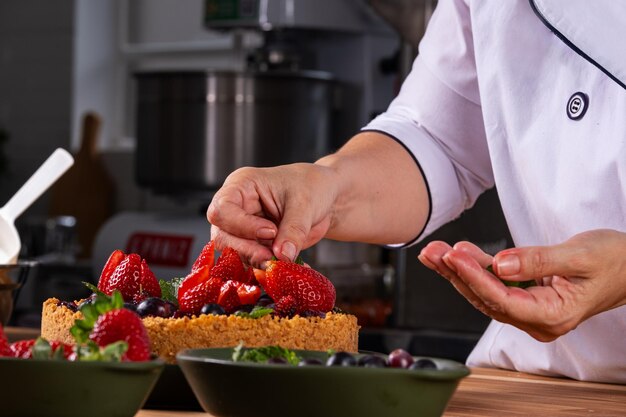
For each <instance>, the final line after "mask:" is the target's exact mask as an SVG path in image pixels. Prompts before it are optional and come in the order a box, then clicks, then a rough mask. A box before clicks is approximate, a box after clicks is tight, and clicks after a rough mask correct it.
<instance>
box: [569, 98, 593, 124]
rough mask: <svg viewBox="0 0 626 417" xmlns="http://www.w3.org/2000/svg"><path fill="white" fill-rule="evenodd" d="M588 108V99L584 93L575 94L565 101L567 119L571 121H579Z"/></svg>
mask: <svg viewBox="0 0 626 417" xmlns="http://www.w3.org/2000/svg"><path fill="white" fill-rule="evenodd" d="M587 107H589V97H588V96H587V94H585V93H581V92H577V93H574V94H572V96H571V97H570V98H569V100H568V101H567V117H569V118H570V119H572V120H579V119H581V118H582V117H583V116H584V115H585V112H587Z"/></svg>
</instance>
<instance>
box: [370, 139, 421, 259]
mask: <svg viewBox="0 0 626 417" xmlns="http://www.w3.org/2000/svg"><path fill="white" fill-rule="evenodd" d="M360 132H376V133H380V134H383V135H385V136H387V137H389V138H391V139H393V140H394V141H396V142H398V143H399V144H400V145H401V146H402V147H403V148H404V150H406V151H407V152H408V154H409V155H411V158H413V161H415V165H417V168H418V169H419V170H420V173H421V174H422V177H423V178H424V183H425V184H426V192H427V193H428V216H427V217H426V223H424V227H423V228H422V230H420V232H419V233H418V234H417V236H415V237H414V238H413V239H411V240H410V241H409V242H407V243H405V244H403V245H402V246H393V247H392V248H393V249H402V248H406V247H408V246H411V245H412V244H414V243H415V242H417V240H418V239H419V238H420V237H421V236H422V234H423V233H424V230H425V229H426V226H427V225H428V223H429V222H430V217H431V215H432V212H433V204H432V201H433V199H432V196H431V194H430V187H429V186H428V181H427V180H426V175H425V174H424V170H423V169H422V166H421V165H420V163H419V161H418V160H417V158H416V157H415V155H413V153H412V152H411V151H410V150H409V148H407V146H406V145H405V144H404V143H403V142H402V141H401V140H400V139H398V138H397V137H395V136H394V135H392V134H389V133H387V132H385V131H383V130H378V129H363V130H361V131H360Z"/></svg>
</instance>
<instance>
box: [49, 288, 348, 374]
mask: <svg viewBox="0 0 626 417" xmlns="http://www.w3.org/2000/svg"><path fill="white" fill-rule="evenodd" d="M76 319H82V314H81V313H80V312H73V311H72V310H70V309H69V308H67V307H65V306H62V305H59V300H58V299H56V298H50V299H48V300H46V301H45V302H44V303H43V312H42V319H41V336H42V337H43V338H45V339H47V340H49V341H60V342H65V343H73V338H72V336H71V334H70V328H71V327H72V326H73V325H74V321H75V320H76ZM143 323H144V325H145V327H146V330H147V332H148V336H149V337H150V343H151V348H152V351H153V352H154V353H156V354H157V355H158V356H160V357H161V358H163V359H164V360H165V361H167V362H168V363H175V362H176V353H177V352H179V351H181V350H184V349H193V348H209V347H231V346H237V345H238V344H239V343H241V342H243V344H244V345H245V346H249V347H259V346H267V345H279V346H282V347H285V348H289V349H306V350H319V351H326V350H328V349H334V350H338V351H346V352H357V351H358V338H359V326H358V324H357V318H356V317H355V316H353V315H350V314H336V313H328V314H326V317H325V318H321V317H300V316H295V317H292V318H279V317H272V316H264V317H261V318H258V319H251V318H245V317H238V316H234V315H228V316H226V315H223V316H215V315H205V314H202V315H200V316H192V317H182V318H167V319H166V318H161V317H146V318H144V319H143Z"/></svg>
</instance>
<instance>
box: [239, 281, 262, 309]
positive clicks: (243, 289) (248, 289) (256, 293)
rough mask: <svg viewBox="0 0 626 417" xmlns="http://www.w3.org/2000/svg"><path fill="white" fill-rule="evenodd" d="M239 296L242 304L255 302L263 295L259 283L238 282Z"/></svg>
mask: <svg viewBox="0 0 626 417" xmlns="http://www.w3.org/2000/svg"><path fill="white" fill-rule="evenodd" d="M237 284H238V285H237V297H239V302H240V304H241V305H246V304H255V303H256V302H257V301H258V299H259V298H260V297H261V287H259V286H258V285H251V284H244V283H243V282H238V283H237Z"/></svg>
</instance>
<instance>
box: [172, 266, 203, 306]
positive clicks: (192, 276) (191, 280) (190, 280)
mask: <svg viewBox="0 0 626 417" xmlns="http://www.w3.org/2000/svg"><path fill="white" fill-rule="evenodd" d="M210 271H211V268H209V267H208V266H205V267H202V268H198V269H196V270H192V271H191V272H190V273H189V275H187V276H186V277H185V279H184V280H183V282H181V283H180V286H179V287H178V298H179V299H180V298H181V297H182V295H184V294H186V293H187V291H189V290H191V289H192V288H195V287H196V286H198V285H200V284H201V283H203V282H205V281H207V280H208V279H209V273H210ZM179 304H180V301H179Z"/></svg>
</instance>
